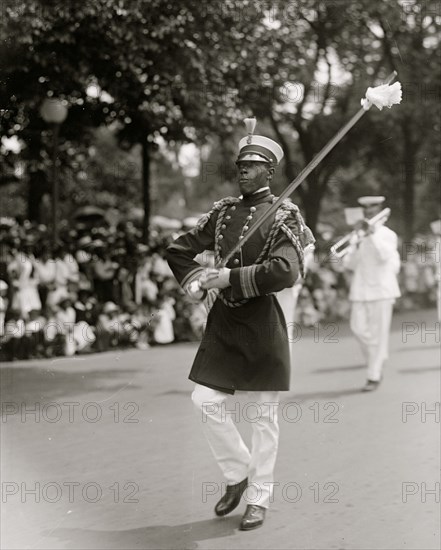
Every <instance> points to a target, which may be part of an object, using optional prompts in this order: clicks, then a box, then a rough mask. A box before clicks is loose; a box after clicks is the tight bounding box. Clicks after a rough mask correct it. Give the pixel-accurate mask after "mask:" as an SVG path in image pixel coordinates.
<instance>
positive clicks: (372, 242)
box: [344, 196, 400, 391]
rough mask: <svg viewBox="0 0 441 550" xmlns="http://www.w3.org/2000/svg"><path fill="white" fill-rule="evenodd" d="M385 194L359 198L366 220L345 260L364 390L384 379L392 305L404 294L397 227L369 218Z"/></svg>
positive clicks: (361, 224) (376, 212) (372, 387)
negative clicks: (363, 368)
mask: <svg viewBox="0 0 441 550" xmlns="http://www.w3.org/2000/svg"><path fill="white" fill-rule="evenodd" d="M384 201H385V197H383V196H366V197H360V198H359V199H358V202H359V204H360V205H361V206H362V207H363V213H364V220H362V221H360V222H359V223H358V225H357V227H356V229H357V231H358V232H359V231H362V232H363V234H362V236H360V233H354V238H353V240H351V241H350V245H349V249H348V251H347V253H346V255H345V256H344V264H345V266H346V268H347V269H349V270H350V271H352V272H353V276H352V282H351V290H350V294H349V299H350V301H351V318H350V325H351V329H352V331H353V333H354V334H355V336H356V337H357V339H358V341H359V342H360V345H361V349H362V351H363V355H364V357H365V360H366V363H367V381H366V385H365V387H364V388H363V390H364V391H372V390H375V389H376V388H377V387H378V385H379V384H380V382H381V379H382V372H383V363H384V361H385V360H386V359H387V357H388V354H389V349H388V347H389V332H390V325H391V320H392V309H393V304H394V303H395V300H396V298H398V297H399V296H400V289H399V286H398V280H397V276H398V272H399V271H400V256H399V254H398V250H397V247H398V238H397V235H396V233H395V232H394V231H392V230H391V229H389V228H388V227H385V225H381V224H377V225H375V224H372V225H369V224H368V223H367V222H368V221H369V220H370V219H371V218H373V217H374V216H375V215H376V214H378V213H379V212H380V211H381V210H382V205H383V202H384Z"/></svg>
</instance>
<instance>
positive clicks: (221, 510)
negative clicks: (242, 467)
mask: <svg viewBox="0 0 441 550" xmlns="http://www.w3.org/2000/svg"><path fill="white" fill-rule="evenodd" d="M247 485H248V478H247V477H246V478H245V479H244V480H243V481H241V482H240V483H236V484H235V485H227V492H226V493H225V494H224V496H223V497H222V498H221V499H220V501H219V502H218V503H217V504H216V506H215V507H214V513H215V514H216V516H226V515H227V514H229V513H230V512H232V511H233V510H234V509H235V508H237V507H238V505H239V502H240V499H241V497H242V494H243V492H244V491H245V489H246V488H247Z"/></svg>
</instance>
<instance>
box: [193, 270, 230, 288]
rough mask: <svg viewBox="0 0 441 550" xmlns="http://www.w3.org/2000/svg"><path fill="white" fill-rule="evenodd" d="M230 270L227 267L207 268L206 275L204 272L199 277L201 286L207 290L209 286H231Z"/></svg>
mask: <svg viewBox="0 0 441 550" xmlns="http://www.w3.org/2000/svg"><path fill="white" fill-rule="evenodd" d="M230 271H231V270H230V269H228V267H222V268H220V269H210V270H207V273H206V276H205V277H204V275H205V273H204V274H203V275H202V277H201V278H200V279H199V281H200V284H201V287H202V288H204V289H206V290H209V289H210V288H227V287H229V286H231V283H230Z"/></svg>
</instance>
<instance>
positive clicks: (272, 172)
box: [268, 166, 275, 179]
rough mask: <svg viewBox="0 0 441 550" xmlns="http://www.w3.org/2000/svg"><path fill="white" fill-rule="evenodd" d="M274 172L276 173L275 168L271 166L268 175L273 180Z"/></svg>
mask: <svg viewBox="0 0 441 550" xmlns="http://www.w3.org/2000/svg"><path fill="white" fill-rule="evenodd" d="M274 172H275V169H274V167H273V166H270V167H269V168H268V175H269V176H271V179H272V177H273V176H274Z"/></svg>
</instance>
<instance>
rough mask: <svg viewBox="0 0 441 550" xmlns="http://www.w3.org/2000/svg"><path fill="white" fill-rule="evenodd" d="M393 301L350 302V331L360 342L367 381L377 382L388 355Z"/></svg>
mask: <svg viewBox="0 0 441 550" xmlns="http://www.w3.org/2000/svg"><path fill="white" fill-rule="evenodd" d="M394 302H395V300H394V299H390V300H375V301H372V302H352V309H351V319H350V325H351V330H352V332H353V333H354V334H355V336H356V338H357V340H358V341H359V342H360V346H361V350H362V352H363V355H364V357H365V360H366V363H367V370H368V372H367V378H368V380H375V381H379V380H380V379H381V373H382V369H383V363H384V361H385V360H386V359H387V358H388V355H389V332H390V325H391V320H392V309H393V304H394Z"/></svg>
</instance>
